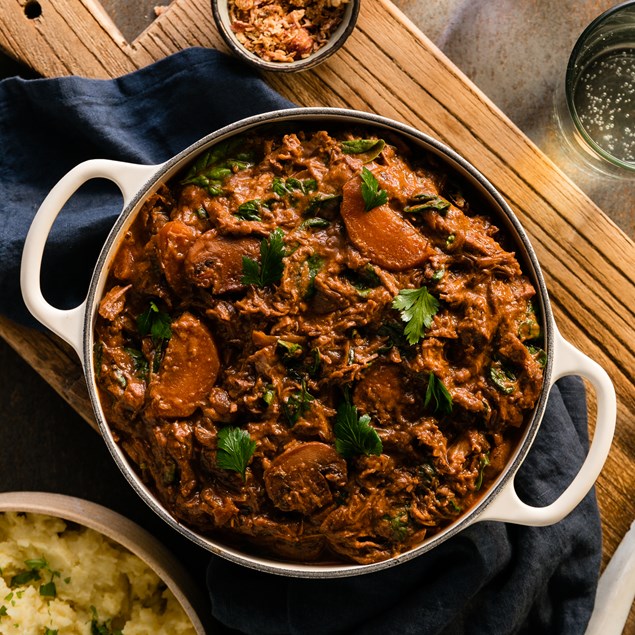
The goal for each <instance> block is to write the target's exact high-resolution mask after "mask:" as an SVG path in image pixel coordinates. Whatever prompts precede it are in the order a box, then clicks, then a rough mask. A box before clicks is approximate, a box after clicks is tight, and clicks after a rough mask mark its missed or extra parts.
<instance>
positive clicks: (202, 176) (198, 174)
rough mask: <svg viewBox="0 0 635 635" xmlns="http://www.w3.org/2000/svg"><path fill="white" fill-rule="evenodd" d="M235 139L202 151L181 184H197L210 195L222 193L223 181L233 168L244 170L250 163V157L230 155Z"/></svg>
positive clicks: (232, 151) (234, 145)
mask: <svg viewBox="0 0 635 635" xmlns="http://www.w3.org/2000/svg"><path fill="white" fill-rule="evenodd" d="M237 141H238V140H235V141H231V142H228V143H219V144H217V145H216V146H214V147H213V148H211V149H210V150H208V151H207V152H205V153H203V154H202V155H201V156H200V157H199V158H198V159H197V160H196V161H195V162H194V164H193V165H192V167H191V168H190V169H189V171H188V173H187V174H186V175H185V178H184V179H183V180H182V181H181V184H182V185H188V184H193V185H198V186H199V187H202V188H203V189H204V190H206V191H207V193H208V194H209V195H210V196H218V195H219V194H222V193H223V181H224V180H225V179H226V178H227V177H228V176H231V175H232V174H233V173H234V171H235V170H244V169H245V168H247V167H249V166H250V165H251V163H250V158H251V157H248V156H246V155H244V154H241V153H238V154H236V155H234V156H232V153H234V152H235V150H236V149H237V146H238V143H237Z"/></svg>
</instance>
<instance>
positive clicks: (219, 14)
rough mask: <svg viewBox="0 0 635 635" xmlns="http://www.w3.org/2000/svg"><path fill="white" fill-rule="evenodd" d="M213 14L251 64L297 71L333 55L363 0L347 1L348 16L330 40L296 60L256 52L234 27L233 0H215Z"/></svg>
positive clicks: (233, 47)
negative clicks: (273, 59)
mask: <svg viewBox="0 0 635 635" xmlns="http://www.w3.org/2000/svg"><path fill="white" fill-rule="evenodd" d="M211 2H212V14H213V15H214V20H215V21H216V26H217V28H218V31H219V33H220V34H221V36H222V38H223V40H225V42H226V44H227V46H229V48H230V49H231V51H232V52H233V53H234V54H235V55H237V56H238V57H239V58H241V59H242V60H244V61H245V62H247V63H248V64H250V65H252V66H255V67H256V68H259V69H260V70H266V71H276V72H282V73H294V72H298V71H304V70H307V69H309V68H313V67H314V66H317V65H318V64H321V63H322V62H323V61H324V60H325V59H327V58H328V57H330V56H331V55H333V53H335V52H336V51H337V50H338V49H339V48H340V47H341V46H342V45H343V44H344V42H346V40H347V38H348V36H349V35H350V34H351V32H352V31H353V29H354V28H355V24H356V22H357V16H358V14H359V7H360V3H361V0H348V2H347V3H346V5H345V10H344V16H343V18H342V21H341V22H340V24H339V26H338V27H337V28H336V29H335V31H334V32H333V34H332V35H331V37H330V39H329V41H328V42H327V43H326V44H324V46H322V47H321V48H319V49H318V50H317V51H314V52H313V53H311V54H310V55H309V56H308V57H304V58H302V59H298V60H294V61H292V62H271V61H267V60H264V59H262V58H261V57H259V56H258V55H256V54H255V53H252V52H251V51H249V50H248V49H247V48H245V46H244V45H243V44H242V43H241V42H240V40H239V39H238V37H237V36H236V33H234V31H233V30H232V26H231V18H230V15H229V4H230V2H229V0H211Z"/></svg>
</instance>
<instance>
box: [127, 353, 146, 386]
mask: <svg viewBox="0 0 635 635" xmlns="http://www.w3.org/2000/svg"><path fill="white" fill-rule="evenodd" d="M123 350H124V351H126V353H128V355H130V357H131V358H132V362H133V364H134V370H135V374H136V375H137V377H139V378H140V379H146V377H147V376H148V370H149V366H148V360H147V359H146V357H145V355H144V354H143V353H142V352H141V351H140V350H137V349H136V348H129V347H124V349H123Z"/></svg>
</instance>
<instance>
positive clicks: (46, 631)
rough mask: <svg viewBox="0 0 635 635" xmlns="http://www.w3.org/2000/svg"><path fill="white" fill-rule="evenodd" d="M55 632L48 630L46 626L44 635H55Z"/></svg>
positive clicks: (51, 629)
mask: <svg viewBox="0 0 635 635" xmlns="http://www.w3.org/2000/svg"><path fill="white" fill-rule="evenodd" d="M57 631H58V629H56V628H49V627H48V626H47V627H46V630H45V631H44V635H57Z"/></svg>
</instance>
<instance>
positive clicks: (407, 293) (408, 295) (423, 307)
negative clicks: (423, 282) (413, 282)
mask: <svg viewBox="0 0 635 635" xmlns="http://www.w3.org/2000/svg"><path fill="white" fill-rule="evenodd" d="M392 306H393V308H394V309H397V310H398V311H400V314H401V319H402V320H403V321H404V322H406V326H405V327H404V335H405V336H406V339H407V340H408V343H409V344H416V343H417V342H418V341H419V340H420V339H421V338H423V337H424V329H427V328H430V325H431V324H432V318H433V317H434V316H435V315H436V313H437V311H438V310H439V301H438V300H437V299H436V298H435V297H434V296H433V295H430V293H428V289H427V288H426V287H421V288H420V289H401V290H400V291H399V293H398V294H397V297H395V299H394V300H393V301H392Z"/></svg>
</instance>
